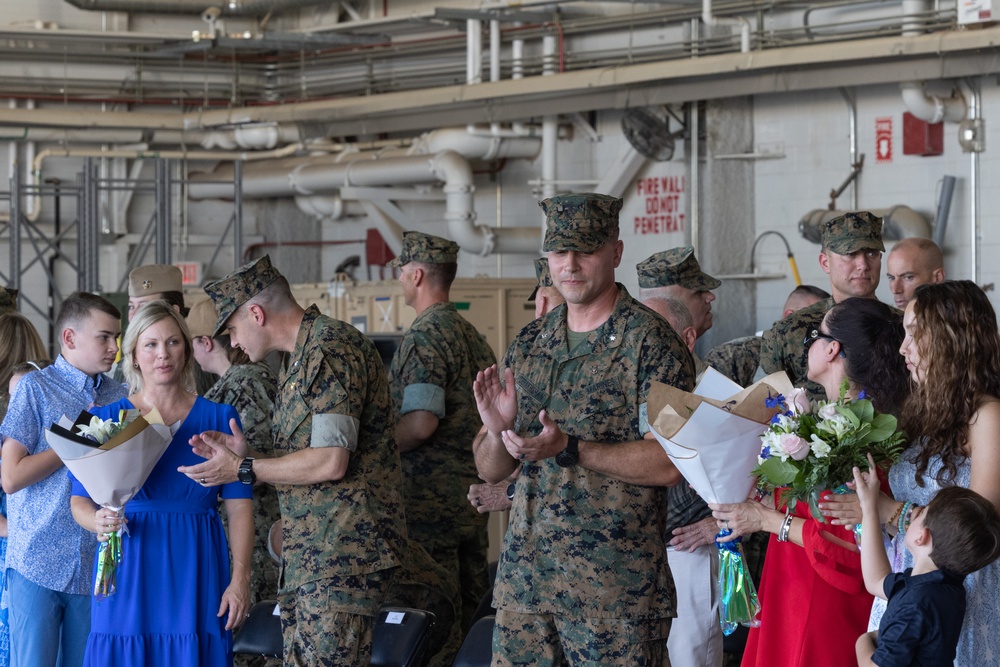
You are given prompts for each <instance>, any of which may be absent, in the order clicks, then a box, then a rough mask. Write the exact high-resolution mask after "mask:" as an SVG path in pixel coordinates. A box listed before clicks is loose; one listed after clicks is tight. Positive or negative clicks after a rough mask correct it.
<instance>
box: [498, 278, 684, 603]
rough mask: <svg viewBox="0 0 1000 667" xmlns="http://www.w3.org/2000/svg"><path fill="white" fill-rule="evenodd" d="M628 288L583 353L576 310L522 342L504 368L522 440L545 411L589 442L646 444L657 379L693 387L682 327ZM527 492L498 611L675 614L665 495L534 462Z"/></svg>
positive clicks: (506, 556) (519, 500)
mask: <svg viewBox="0 0 1000 667" xmlns="http://www.w3.org/2000/svg"><path fill="white" fill-rule="evenodd" d="M618 289H619V295H618V301H617V302H616V304H615V310H614V312H613V313H612V314H611V317H610V318H609V319H608V320H607V321H606V322H605V323H604V324H602V325H601V326H600V327H599V328H598V329H597V330H596V331H594V332H591V334H590V336H589V338H588V339H587V340H586V341H584V342H582V343H580V344H579V345H578V346H577V347H576V349H574V350H573V351H572V352H571V351H569V350H568V345H567V334H566V307H565V306H560V307H558V308H556V309H555V310H553V311H552V312H551V313H549V314H548V315H546V316H545V317H543V318H541V319H538V320H535V321H534V322H532V323H530V324H528V325H527V326H526V327H525V328H524V329H522V330H521V332H520V333H519V334H518V336H517V338H516V339H515V341H514V343H513V344H512V345H511V347H510V349H509V350H508V351H507V356H506V358H505V359H504V364H505V365H506V366H509V367H511V368H512V369H513V371H514V378H515V381H516V382H517V396H518V413H517V420H516V424H515V430H516V431H517V432H518V433H519V434H521V435H529V436H533V435H537V434H538V433H539V432H540V431H541V424H540V423H539V422H538V412H539V411H540V410H542V409H543V408H544V409H545V410H546V411H547V414H548V415H549V416H550V417H551V418H552V419H554V420H555V421H556V422H558V423H559V425H560V427H561V428H562V429H563V431H565V432H566V433H567V434H569V435H575V436H577V437H579V438H580V439H581V440H585V441H597V442H602V443H624V442H630V441H633V440H639V439H641V438H642V436H643V433H644V432H645V431H646V430H647V426H646V414H645V401H646V396H647V394H648V392H649V386H650V382H651V381H653V380H658V381H660V382H666V383H669V384H672V385H675V386H677V387H680V388H682V389H686V390H691V389H692V388H693V383H694V363H693V362H692V360H691V355H690V354H689V353H688V351H687V348H686V347H685V346H684V344H683V343H682V342H681V340H680V338H679V337H678V336H677V334H676V333H675V332H674V330H673V329H671V328H670V326H669V325H668V324H667V323H666V321H665V320H663V319H662V318H660V317H659V316H657V315H656V314H655V313H653V312H652V311H650V310H649V309H648V308H646V307H644V306H642V305H641V304H639V303H638V302H637V301H636V300H635V299H633V298H632V297H631V296H629V294H628V292H627V291H626V290H625V288H624V287H623V286H621V285H619V286H618ZM653 444H655V442H654V443H653ZM516 489H517V491H516V493H515V496H514V505H513V508H512V510H511V517H510V526H509V529H508V531H507V535H506V538H505V539H504V547H503V553H502V554H501V556H500V566H499V572H498V574H497V580H496V581H497V583H496V588H495V590H494V599H495V600H496V602H497V607H498V608H502V609H505V610H508V611H515V612H527V613H540V614H557V615H563V616H570V617H576V618H632V619H643V618H645V619H654V618H665V617H672V616H674V615H675V612H674V608H675V605H676V594H675V592H674V586H673V580H672V579H671V577H670V572H669V570H668V568H667V563H666V547H665V545H664V541H663V524H664V519H665V516H664V515H665V511H666V503H665V499H664V496H665V494H664V489H663V488H655V487H645V486H637V485H634V484H628V483H626V482H622V481H618V480H615V479H612V478H610V477H607V476H605V475H602V474H601V473H597V472H593V471H591V470H587V469H585V468H583V467H582V466H573V467H570V468H561V467H559V466H558V465H556V462H555V459H554V458H550V459H546V460H543V461H538V462H535V463H532V462H525V463H524V469H523V472H522V473H521V476H520V477H519V478H518V480H517V487H516Z"/></svg>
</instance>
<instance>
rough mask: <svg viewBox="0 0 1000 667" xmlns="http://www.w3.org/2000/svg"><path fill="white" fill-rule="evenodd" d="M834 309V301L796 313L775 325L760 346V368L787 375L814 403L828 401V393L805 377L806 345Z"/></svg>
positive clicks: (813, 305)
mask: <svg viewBox="0 0 1000 667" xmlns="http://www.w3.org/2000/svg"><path fill="white" fill-rule="evenodd" d="M831 308H833V297H829V298H826V299H823V300H822V301H817V302H816V303H814V304H812V305H811V306H806V307H805V308H803V309H801V310H797V311H795V312H794V313H792V314H791V315H789V316H788V317H786V318H784V319H782V320H778V321H777V322H775V323H774V326H772V327H771V328H770V329H769V330H767V331H765V332H764V338H763V340H761V343H760V365H761V368H763V369H764V372H765V373H777V372H778V371H785V373H787V374H788V379H789V380H791V381H792V384H793V385H794V386H796V387H805V388H806V390H807V391H808V392H809V397H810V398H812V399H815V400H823V399H825V398H826V392H825V391H824V390H823V388H822V387H821V386H819V385H818V384H816V383H815V382H810V381H809V379H808V377H806V375H807V373H808V372H809V355H807V354H806V351H805V346H804V342H805V339H806V336H807V335H808V334H809V332H810V331H812V330H813V329H815V328H816V327H818V326H819V325H820V323H821V322H822V321H823V317H824V316H825V315H826V311H828V310H830V309H831Z"/></svg>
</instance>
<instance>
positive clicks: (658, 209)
mask: <svg viewBox="0 0 1000 667" xmlns="http://www.w3.org/2000/svg"><path fill="white" fill-rule="evenodd" d="M686 194H687V179H686V178H685V177H684V176H683V175H677V176H651V177H645V178H639V179H637V180H636V182H635V198H636V199H637V200H638V201H640V202H642V203H641V205H640V210H639V211H637V212H636V214H635V215H634V216H633V218H632V227H633V229H632V233H633V234H636V235H646V234H655V235H660V234H670V233H673V232H683V231H684V217H685V209H686V203H687V202H686V201H685V200H686Z"/></svg>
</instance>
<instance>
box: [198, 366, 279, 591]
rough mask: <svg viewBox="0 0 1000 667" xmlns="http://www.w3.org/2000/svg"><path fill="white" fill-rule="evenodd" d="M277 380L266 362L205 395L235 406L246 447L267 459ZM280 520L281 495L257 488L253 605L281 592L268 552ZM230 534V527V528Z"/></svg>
mask: <svg viewBox="0 0 1000 667" xmlns="http://www.w3.org/2000/svg"><path fill="white" fill-rule="evenodd" d="M277 393H278V378H277V377H276V376H275V374H274V371H272V370H271V367H270V366H268V365H267V364H266V363H264V362H258V363H252V364H243V365H237V366H230V367H229V370H227V371H226V372H225V374H224V375H223V376H222V377H221V378H219V381H218V382H216V383H215V385H214V386H213V387H212V388H211V389H209V390H208V391H207V392H206V393H205V398H207V399H208V400H210V401H215V402H216V403H226V404H228V405H231V406H233V407H234V408H235V409H236V412H237V413H238V414H239V415H240V423H241V424H242V425H243V435H244V436H245V437H246V441H247V446H248V447H250V449H251V450H253V451H255V452H258V453H260V454H262V455H264V456H265V457H271V456H273V455H274V446H273V444H272V441H271V415H272V414H273V413H274V397H275V396H276V395H277ZM279 518H281V512H280V511H279V509H278V494H277V492H275V490H274V487H273V486H271V485H270V484H258V485H257V486H255V487H254V490H253V528H254V541H253V558H252V560H251V566H252V570H251V571H250V603H251V604H256V603H257V602H260V601H261V600H269V599H274V598H275V596H276V594H277V592H278V564H277V563H275V562H274V559H273V558H271V554H270V553H269V552H268V549H267V533H268V531H269V530H270V529H271V525H272V524H274V522H275V521H277V520H278V519H279ZM227 531H228V524H227Z"/></svg>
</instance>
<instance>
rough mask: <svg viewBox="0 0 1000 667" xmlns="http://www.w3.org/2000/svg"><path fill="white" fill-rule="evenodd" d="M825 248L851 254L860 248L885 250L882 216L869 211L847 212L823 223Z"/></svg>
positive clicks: (840, 253) (838, 252)
mask: <svg viewBox="0 0 1000 667" xmlns="http://www.w3.org/2000/svg"><path fill="white" fill-rule="evenodd" d="M820 232H821V236H822V243H823V249H824V250H830V251H831V252H835V253H837V254H838V255H850V254H851V253H854V252H857V251H858V250H878V251H880V252H885V245H884V244H883V243H882V218H879V217H877V216H875V215H872V214H871V213H869V212H868V211H854V212H852V213H845V214H844V215H841V216H839V217H836V218H833V219H832V220H828V221H827V222H825V223H823V227H822V228H821V230H820Z"/></svg>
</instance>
